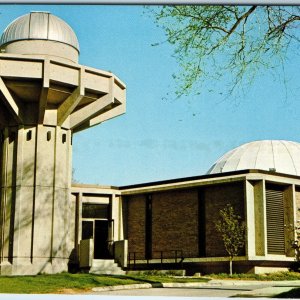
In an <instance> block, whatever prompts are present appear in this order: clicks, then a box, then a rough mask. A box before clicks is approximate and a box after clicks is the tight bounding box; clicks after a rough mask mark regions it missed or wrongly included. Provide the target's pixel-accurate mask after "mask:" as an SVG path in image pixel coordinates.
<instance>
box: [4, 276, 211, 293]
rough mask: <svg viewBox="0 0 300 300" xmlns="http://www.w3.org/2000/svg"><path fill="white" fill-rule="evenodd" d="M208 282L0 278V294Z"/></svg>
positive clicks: (145, 278)
mask: <svg viewBox="0 0 300 300" xmlns="http://www.w3.org/2000/svg"><path fill="white" fill-rule="evenodd" d="M191 281H197V282H199V281H208V279H203V278H173V277H170V276H167V275H149V276H147V275H134V276H109V275H93V274H82V273H78V274H69V273H61V274H55V275H36V276H0V293H8V294H9V293H14V294H31V293H34V294H45V293H64V292H66V291H67V292H68V293H70V292H72V291H73V292H78V293H80V292H85V291H88V290H90V289H91V288H93V287H103V286H112V285H123V284H136V283H152V284H157V283H162V282H191Z"/></svg>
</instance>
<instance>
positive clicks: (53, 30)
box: [0, 12, 79, 51]
mask: <svg viewBox="0 0 300 300" xmlns="http://www.w3.org/2000/svg"><path fill="white" fill-rule="evenodd" d="M20 40H51V41H57V42H61V43H64V44H67V45H70V46H72V47H74V48H75V49H76V50H77V51H79V44H78V40H77V37H76V35H75V33H74V31H73V29H72V28H71V27H70V26H69V25H68V24H67V23H66V22H65V21H63V20H62V19H60V18H58V17H56V16H54V15H52V14H50V13H48V12H31V13H30V14H27V15H24V16H21V17H19V18H17V19H16V20H14V21H13V22H12V23H10V24H9V25H8V26H7V27H6V29H5V30H4V32H3V34H2V36H1V39H0V47H1V46H3V45H5V44H8V43H11V42H14V41H20Z"/></svg>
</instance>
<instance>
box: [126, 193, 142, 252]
mask: <svg viewBox="0 0 300 300" xmlns="http://www.w3.org/2000/svg"><path fill="white" fill-rule="evenodd" d="M145 199H146V198H145V196H144V195H137V196H130V197H128V202H127V239H128V252H139V253H137V255H138V257H137V258H143V257H144V253H145V221H146V218H145V210H146V207H145V203H146V202H145Z"/></svg>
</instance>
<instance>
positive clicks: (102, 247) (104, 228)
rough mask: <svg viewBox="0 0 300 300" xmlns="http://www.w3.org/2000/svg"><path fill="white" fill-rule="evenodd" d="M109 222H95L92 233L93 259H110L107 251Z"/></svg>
mask: <svg viewBox="0 0 300 300" xmlns="http://www.w3.org/2000/svg"><path fill="white" fill-rule="evenodd" d="M108 231H109V222H108V220H95V231H94V258H95V259H97V258H98V259H99V258H110V257H111V255H110V253H109V250H108V246H109V244H108V243H109V239H108Z"/></svg>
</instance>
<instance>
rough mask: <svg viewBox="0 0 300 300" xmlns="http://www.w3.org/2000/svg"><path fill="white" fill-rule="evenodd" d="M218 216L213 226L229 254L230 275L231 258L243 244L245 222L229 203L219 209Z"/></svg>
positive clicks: (238, 251)
mask: <svg viewBox="0 0 300 300" xmlns="http://www.w3.org/2000/svg"><path fill="white" fill-rule="evenodd" d="M219 216H220V219H219V220H218V221H216V222H215V227H216V230H217V231H218V232H219V233H220V234H221V236H222V240H223V243H224V247H225V249H226V251H227V253H228V255H229V258H230V275H232V260H233V258H234V257H235V256H237V255H238V254H239V253H240V251H241V249H242V248H243V247H244V245H245V230H246V224H245V222H243V221H242V219H241V217H240V216H239V215H237V214H236V213H235V211H234V209H233V207H232V206H231V205H229V204H228V205H227V206H226V207H225V208H224V209H221V210H220V212H219Z"/></svg>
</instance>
